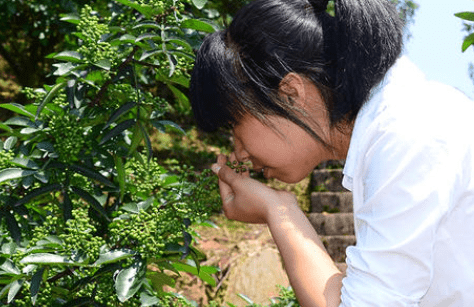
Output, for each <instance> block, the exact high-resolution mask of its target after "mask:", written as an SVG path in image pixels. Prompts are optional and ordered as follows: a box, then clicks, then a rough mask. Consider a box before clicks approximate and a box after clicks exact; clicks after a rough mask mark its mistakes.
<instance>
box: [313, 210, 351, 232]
mask: <svg viewBox="0 0 474 307" xmlns="http://www.w3.org/2000/svg"><path fill="white" fill-rule="evenodd" d="M308 219H309V221H310V223H311V225H313V227H314V229H315V230H316V232H317V233H318V234H319V235H321V236H330V235H353V234H354V215H353V214H352V213H332V214H328V213H310V214H309V215H308Z"/></svg>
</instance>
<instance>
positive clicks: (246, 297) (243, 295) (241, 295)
mask: <svg viewBox="0 0 474 307" xmlns="http://www.w3.org/2000/svg"><path fill="white" fill-rule="evenodd" d="M237 295H238V296H239V297H240V298H241V299H243V300H244V301H245V302H247V304H249V305H253V304H255V303H254V302H253V301H252V300H251V299H250V298H249V297H248V296H246V295H245V294H241V293H239V294H237Z"/></svg>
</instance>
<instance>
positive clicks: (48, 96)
mask: <svg viewBox="0 0 474 307" xmlns="http://www.w3.org/2000/svg"><path fill="white" fill-rule="evenodd" d="M66 85H67V82H66V81H63V82H61V83H58V84H56V85H55V86H53V88H51V90H50V91H49V92H48V94H46V96H45V97H44V99H43V101H42V102H41V103H40V105H39V106H38V109H37V110H36V117H35V120H38V117H39V115H40V114H41V111H42V110H43V108H44V106H45V105H46V104H47V103H48V102H50V101H51V100H52V99H53V97H54V96H56V94H57V93H58V92H59V91H60V90H61V89H63V88H65V87H66Z"/></svg>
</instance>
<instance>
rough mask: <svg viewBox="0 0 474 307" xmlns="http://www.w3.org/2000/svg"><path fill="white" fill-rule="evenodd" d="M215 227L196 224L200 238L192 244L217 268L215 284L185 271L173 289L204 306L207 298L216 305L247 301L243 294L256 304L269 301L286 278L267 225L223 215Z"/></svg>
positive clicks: (207, 263) (217, 217) (214, 220)
mask: <svg viewBox="0 0 474 307" xmlns="http://www.w3.org/2000/svg"><path fill="white" fill-rule="evenodd" d="M213 222H214V223H215V224H216V225H217V226H218V228H211V227H202V226H201V227H198V228H197V229H196V231H197V232H198V233H199V235H200V238H197V239H196V241H197V242H196V243H197V244H195V247H196V248H198V249H199V250H200V251H202V252H203V253H204V254H206V256H207V259H206V261H205V262H204V263H203V264H202V265H212V266H217V267H219V268H220V272H219V273H217V274H216V276H215V278H216V281H217V286H216V287H210V286H209V285H205V284H204V283H203V282H202V281H201V280H200V279H199V278H197V277H195V276H192V275H187V276H183V278H182V279H180V280H179V281H178V282H177V285H176V289H172V291H174V292H178V293H180V294H182V295H183V296H185V297H186V298H188V299H191V300H193V301H195V302H197V303H198V305H199V306H207V305H208V304H209V301H210V300H213V301H216V302H217V303H219V305H221V306H223V305H227V303H232V304H234V305H236V306H245V305H247V303H246V302H245V301H244V300H243V299H241V298H240V297H239V296H238V294H244V295H246V296H248V297H249V298H251V299H252V301H253V302H255V303H259V304H267V303H269V299H270V298H271V297H274V296H277V295H278V288H277V285H282V286H285V287H287V286H288V285H289V282H288V278H287V276H286V273H285V272H284V269H283V267H282V264H281V259H280V255H279V253H278V250H277V248H276V245H275V243H274V241H273V239H272V237H271V234H270V232H269V230H268V228H267V226H266V225H257V224H245V223H240V222H236V221H230V220H227V219H226V218H225V217H224V216H223V215H218V216H215V217H214V218H213Z"/></svg>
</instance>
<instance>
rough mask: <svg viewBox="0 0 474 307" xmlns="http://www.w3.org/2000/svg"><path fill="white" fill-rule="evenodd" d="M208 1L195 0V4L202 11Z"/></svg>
mask: <svg viewBox="0 0 474 307" xmlns="http://www.w3.org/2000/svg"><path fill="white" fill-rule="evenodd" d="M207 1H208V0H193V4H194V6H195V7H197V8H198V9H199V10H200V9H202V8H203V7H204V6H205V5H206V3H207Z"/></svg>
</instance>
